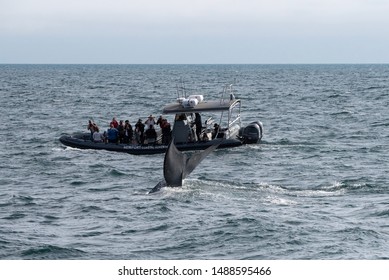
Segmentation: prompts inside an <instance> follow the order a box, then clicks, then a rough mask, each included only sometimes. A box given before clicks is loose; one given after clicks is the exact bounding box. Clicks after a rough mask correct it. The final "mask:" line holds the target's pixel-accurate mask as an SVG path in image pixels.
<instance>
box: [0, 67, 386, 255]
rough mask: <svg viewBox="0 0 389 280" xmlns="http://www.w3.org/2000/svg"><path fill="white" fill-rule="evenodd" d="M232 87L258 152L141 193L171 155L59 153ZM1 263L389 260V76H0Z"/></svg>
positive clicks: (114, 71) (76, 72)
mask: <svg viewBox="0 0 389 280" xmlns="http://www.w3.org/2000/svg"><path fill="white" fill-rule="evenodd" d="M181 78H182V79H183V80H184V81H185V83H186V86H187V87H188V88H191V89H197V90H198V91H199V92H202V93H203V94H204V95H205V98H206V99H207V98H208V99H211V98H218V97H219V95H220V92H221V90H222V88H223V86H224V85H225V84H228V83H231V82H234V83H235V84H236V85H235V89H236V91H237V92H236V96H237V97H238V98H241V99H242V105H243V110H242V121H243V124H248V123H249V122H251V121H254V120H260V121H262V123H263V125H264V128H265V134H264V137H263V140H262V142H261V143H260V144H257V145H249V146H242V147H238V148H233V149H229V150H218V151H216V152H214V153H213V154H211V155H210V156H209V157H207V158H206V159H205V160H204V161H203V162H202V163H201V165H200V166H199V167H198V168H197V169H196V170H195V171H194V172H193V173H192V174H191V175H190V176H189V178H188V179H187V180H185V183H184V186H183V188H179V189H164V190H163V191H161V192H159V193H156V194H153V195H148V194H147V192H148V191H149V190H150V189H151V188H153V187H154V186H155V185H156V184H157V183H158V182H159V181H160V180H161V179H162V178H163V174H162V163H163V155H152V156H151V155H149V156H134V155H128V154H121V153H113V152H106V151H94V150H78V149H72V148H67V147H65V146H63V145H62V144H61V143H60V142H59V141H58V138H59V137H60V136H61V135H62V134H63V133H72V132H81V131H86V125H87V122H88V120H89V119H91V118H92V119H93V120H94V121H95V122H97V124H98V125H99V126H100V127H101V128H107V126H108V124H109V121H110V120H111V119H112V117H113V116H116V117H117V118H118V119H129V120H130V121H131V123H134V122H135V121H136V120H137V119H138V118H139V117H145V116H148V115H149V114H154V115H157V116H158V115H159V114H160V112H161V108H162V106H163V105H164V104H166V103H169V102H171V101H173V100H174V99H175V97H176V92H175V86H176V84H177V83H178V82H179V81H180V79H181ZM0 98H1V102H0V116H1V123H2V129H1V130H0V155H1V157H0V190H1V191H0V223H1V227H0V258H1V259H388V258H389V175H388V171H389V114H388V109H387V108H388V107H389V65H0Z"/></svg>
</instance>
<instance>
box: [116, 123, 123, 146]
mask: <svg viewBox="0 0 389 280" xmlns="http://www.w3.org/2000/svg"><path fill="white" fill-rule="evenodd" d="M116 129H117V130H118V131H119V143H123V141H124V123H123V120H120V121H119V125H118V127H117V128H116Z"/></svg>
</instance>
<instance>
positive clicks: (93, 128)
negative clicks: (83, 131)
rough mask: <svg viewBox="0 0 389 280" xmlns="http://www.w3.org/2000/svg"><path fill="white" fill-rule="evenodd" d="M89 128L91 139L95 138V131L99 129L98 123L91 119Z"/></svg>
mask: <svg viewBox="0 0 389 280" xmlns="http://www.w3.org/2000/svg"><path fill="white" fill-rule="evenodd" d="M88 130H90V140H93V133H95V131H99V128H98V127H97V125H96V124H95V123H94V122H92V121H91V120H89V123H88Z"/></svg>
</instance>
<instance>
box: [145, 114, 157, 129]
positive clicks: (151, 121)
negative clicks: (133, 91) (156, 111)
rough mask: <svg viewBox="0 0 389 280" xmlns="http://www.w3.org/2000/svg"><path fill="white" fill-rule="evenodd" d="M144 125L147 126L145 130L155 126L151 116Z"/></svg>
mask: <svg viewBox="0 0 389 280" xmlns="http://www.w3.org/2000/svg"><path fill="white" fill-rule="evenodd" d="M145 124H146V125H147V128H150V127H154V125H155V119H154V117H153V115H150V116H149V117H148V119H147V120H146V121H145Z"/></svg>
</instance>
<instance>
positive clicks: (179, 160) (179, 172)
mask: <svg viewBox="0 0 389 280" xmlns="http://www.w3.org/2000/svg"><path fill="white" fill-rule="evenodd" d="M220 142H221V141H219V142H218V143H216V144H214V145H212V146H210V147H208V148H207V149H205V150H203V151H200V152H195V153H194V154H193V155H191V156H188V155H186V154H184V153H182V152H181V151H179V150H178V149H177V147H176V145H175V144H174V139H172V141H171V142H170V144H169V146H168V149H167V151H166V153H165V159H164V163H163V176H164V178H165V179H164V180H162V181H161V182H159V183H158V184H157V185H156V186H155V187H154V188H153V189H152V190H151V191H150V192H149V193H154V192H157V191H159V190H160V189H161V188H163V187H165V186H169V187H180V186H182V181H183V180H184V179H185V178H186V177H187V176H188V175H189V174H190V173H192V171H193V170H194V169H195V168H196V167H197V166H198V165H199V164H200V162H201V161H202V160H203V159H204V158H205V157H206V156H207V155H209V154H210V153H212V152H213V151H214V150H215V149H216V148H217V147H218V146H219V145H220Z"/></svg>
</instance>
